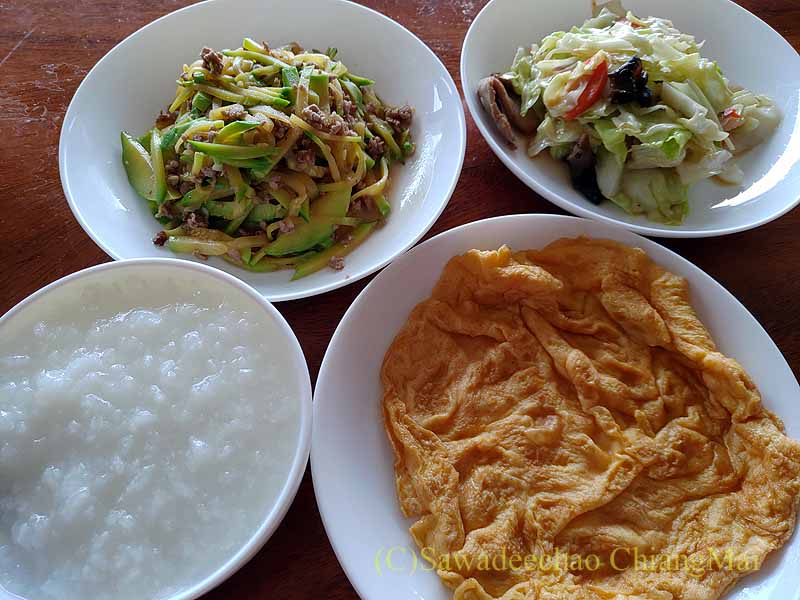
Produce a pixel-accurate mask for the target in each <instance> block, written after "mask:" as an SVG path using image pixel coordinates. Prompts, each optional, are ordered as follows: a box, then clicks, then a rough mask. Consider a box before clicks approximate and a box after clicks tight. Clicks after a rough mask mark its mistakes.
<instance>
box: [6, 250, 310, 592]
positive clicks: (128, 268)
mask: <svg viewBox="0 0 800 600" xmlns="http://www.w3.org/2000/svg"><path fill="white" fill-rule="evenodd" d="M121 281H126V282H128V284H129V285H130V284H131V282H132V281H133V282H135V283H133V285H136V286H142V285H148V286H150V287H147V289H151V287H152V290H153V293H152V297H150V302H151V303H152V305H151V306H152V307H157V306H160V305H164V304H168V303H174V302H192V298H193V296H194V295H196V294H204V295H206V296H207V297H208V298H211V299H213V300H214V301H220V299H221V298H230V299H233V298H234V297H236V296H238V297H240V298H241V301H242V305H243V306H247V307H248V308H247V310H249V311H250V310H251V311H253V312H259V311H260V312H263V313H264V314H265V316H266V320H267V322H266V324H265V325H264V327H265V329H266V331H265V334H271V335H273V336H274V337H275V340H276V343H278V344H279V345H280V347H281V348H283V349H284V350H285V352H286V356H287V359H288V364H289V365H290V367H291V368H290V369H289V372H287V373H285V374H284V376H285V377H287V378H288V379H289V381H291V382H292V388H293V390H294V393H295V394H296V398H297V402H298V403H299V405H300V409H299V410H298V416H297V420H298V425H297V438H296V441H295V446H294V450H293V456H292V459H291V463H290V464H287V465H286V474H285V480H284V483H283V485H282V487H281V488H280V492H279V493H278V494H277V495H276V497H275V499H274V501H273V502H272V505H271V506H264V507H262V508H263V518H262V520H261V522H260V523H259V524H258V526H257V527H256V528H255V529H254V530H253V533H252V535H251V536H250V539H248V540H247V541H246V542H245V543H244V544H243V545H242V547H241V548H239V550H238V551H236V552H235V553H234V554H233V555H232V556H230V557H228V559H227V560H226V561H225V562H224V563H222V564H220V565H218V566H217V568H216V569H215V570H214V571H212V572H211V573H208V574H207V575H206V577H204V578H203V579H201V580H200V581H197V582H195V583H194V584H193V585H192V586H191V587H187V588H185V589H183V590H182V591H179V592H177V593H175V594H174V595H172V596H169V597H168V598H167V597H165V598H164V600H192V599H194V598H198V597H200V596H202V595H203V594H205V593H206V592H208V591H210V590H211V589H213V588H215V587H216V586H218V585H219V584H220V583H222V582H223V581H225V580H226V579H227V578H228V577H230V576H231V575H233V574H234V573H235V572H236V571H238V570H239V569H240V568H241V567H242V566H244V565H245V564H246V563H247V562H248V561H249V560H250V559H251V558H252V557H253V556H255V554H256V553H257V552H258V551H259V550H260V549H261V547H262V546H263V545H264V544H265V543H266V542H267V540H269V538H270V537H271V536H272V534H273V533H274V532H275V530H276V529H277V528H278V525H280V523H281V521H282V520H283V517H284V516H285V515H286V513H287V511H288V510H289V507H290V506H291V504H292V502H293V501H294V497H295V495H296V494H297V490H298V488H299V487H300V482H301V481H302V479H303V474H304V473H305V470H306V465H307V463H308V455H309V452H310V450H311V410H312V409H311V378H310V376H309V373H308V365H307V364H306V359H305V356H304V355H303V349H302V348H301V347H300V343H299V342H298V341H297V338H296V337H295V335H294V332H293V331H292V328H291V327H290V326H289V324H288V323H287V322H286V319H284V318H283V316H282V315H281V313H280V312H278V309H276V308H275V307H274V306H273V305H272V304H270V303H269V302H268V301H267V300H265V299H264V297H263V296H262V295H261V294H259V293H258V292H257V291H256V290H254V289H253V288H252V287H251V286H249V285H247V284H245V283H243V282H242V281H240V280H239V279H236V278H235V277H232V276H231V275H228V274H227V273H223V272H222V271H220V270H219V269H213V268H211V267H209V266H207V265H203V264H195V263H191V262H188V261H184V260H177V259H174V258H147V259H138V260H124V261H120V262H111V263H104V264H101V265H97V266H94V267H89V268H88V269H83V270H82V271H78V272H76V273H72V274H71V275H67V276H66V277H62V278H61V279H59V280H57V281H54V282H53V283H51V284H49V285H47V286H45V287H43V288H42V289H40V290H38V291H37V292H34V293H33V294H31V295H30V296H28V297H27V298H26V299H24V300H23V301H22V302H20V303H19V304H17V305H16V306H14V307H13V308H12V309H11V310H9V311H8V312H7V313H6V314H4V315H2V316H0V339H2V337H3V336H12V334H13V332H19V331H24V330H26V329H29V328H30V327H32V326H33V324H34V323H37V322H39V321H47V320H48V319H58V318H60V317H61V316H62V313H63V311H64V310H65V307H67V308H66V309H67V310H68V309H69V307H74V306H75V305H76V303H78V302H80V301H81V299H82V298H85V296H86V295H87V294H88V295H91V296H92V297H95V296H97V294H98V293H102V292H103V290H110V291H111V292H112V293H111V296H112V297H114V298H118V297H119V295H118V294H116V293H114V292H115V290H117V289H119V288H118V286H119V285H120V282H121ZM143 282H145V283H143ZM125 308H128V307H127V306H126V307H125ZM228 400H229V398H220V401H221V402H226V401H228ZM264 444H265V448H266V447H268V446H269V440H267V439H265V440H264ZM254 450H255V449H254ZM253 475H254V476H257V475H258V474H256V473H254V474H253ZM199 551H202V549H199ZM0 600H24V599H23V598H20V597H19V596H16V595H14V594H10V593H9V592H7V591H6V590H4V588H3V586H2V585H0Z"/></svg>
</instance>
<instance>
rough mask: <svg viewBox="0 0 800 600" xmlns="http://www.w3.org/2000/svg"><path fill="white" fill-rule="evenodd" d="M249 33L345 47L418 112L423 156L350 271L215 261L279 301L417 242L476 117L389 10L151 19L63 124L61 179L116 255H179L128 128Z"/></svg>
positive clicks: (217, 11) (251, 4)
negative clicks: (205, 61) (130, 170)
mask: <svg viewBox="0 0 800 600" xmlns="http://www.w3.org/2000/svg"><path fill="white" fill-rule="evenodd" d="M246 36H251V37H255V38H256V39H265V40H268V41H269V42H271V43H272V44H273V45H280V44H285V43H288V42H291V41H297V42H299V43H300V44H302V45H304V46H305V47H307V48H327V47H336V48H338V49H339V57H340V58H341V59H342V60H343V61H344V63H345V64H346V65H347V66H348V67H349V68H351V69H352V71H353V72H354V73H358V74H359V75H363V76H365V77H371V78H373V79H375V80H376V84H375V89H376V91H377V92H378V94H379V95H380V96H381V97H382V98H383V99H384V100H386V101H387V102H389V103H392V104H403V103H406V102H407V103H409V104H410V105H412V106H413V107H414V108H415V109H416V114H415V117H414V123H413V126H412V134H413V136H414V141H415V142H416V144H417V152H416V154H415V155H414V156H413V157H412V158H411V159H409V160H408V161H407V162H406V164H405V165H404V166H402V167H399V168H397V169H393V170H392V186H391V190H390V194H389V198H388V199H389V202H390V203H391V205H392V214H391V215H390V217H389V218H388V220H387V222H386V225H385V226H384V227H382V228H380V229H379V230H378V231H376V232H375V233H374V234H373V235H372V236H370V238H369V239H368V240H367V241H366V242H365V243H364V244H363V245H362V246H360V247H359V248H358V249H357V250H356V251H354V252H353V253H352V254H351V255H349V256H348V257H347V260H346V261H345V268H344V270H342V271H333V270H331V269H324V270H323V271H320V272H318V273H315V274H314V275H311V276H309V277H305V278H303V279H300V280H298V281H290V280H289V279H290V277H291V274H292V271H291V270H288V271H282V272H277V273H250V272H247V271H244V270H242V269H238V268H236V267H234V266H231V265H229V264H228V263H226V262H224V261H223V260H221V259H219V258H215V259H210V260H209V263H210V264H213V265H214V266H216V267H219V268H220V269H223V270H225V271H227V272H229V273H231V274H233V275H235V276H236V277H239V278H240V279H243V280H244V281H246V282H247V283H249V284H250V285H252V286H253V287H255V288H256V289H257V290H258V291H259V292H261V293H262V294H263V295H264V296H266V297H267V299H269V300H271V301H274V302H277V301H282V300H292V299H295V298H303V297H307V296H312V295H315V294H320V293H322V292H326V291H329V290H332V289H335V288H338V287H341V286H343V285H347V284H348V283H352V282H353V281H356V280H357V279H360V278H361V277H365V276H366V275H369V274H370V273H373V272H374V271H377V270H378V269H380V268H381V267H383V266H385V265H386V264H387V263H389V261H391V260H392V259H393V258H394V257H395V256H397V255H399V254H401V253H402V252H404V251H405V250H407V249H408V248H410V247H411V246H412V245H413V244H414V243H416V242H417V240H419V239H420V238H421V237H422V236H423V235H424V234H425V232H427V231H428V229H430V227H431V226H432V225H433V223H434V222H435V221H436V219H437V218H438V216H439V215H440V214H441V212H442V211H443V210H444V207H445V206H446V205H447V202H448V200H449V199H450V195H451V194H452V192H453V189H454V188H455V185H456V182H457V180H458V176H459V174H460V172H461V165H462V163H463V161H464V150H465V147H466V137H467V134H466V125H465V117H464V109H463V108H462V105H461V97H460V95H459V92H458V88H457V87H456V85H455V83H454V82H453V79H452V77H450V74H449V73H448V72H447V69H445V67H444V65H442V63H441V61H439V59H438V58H437V57H436V55H435V54H434V53H433V52H432V51H431V50H430V49H429V48H428V47H427V46H426V45H425V44H424V43H423V42H422V41H420V40H419V38H417V37H416V36H415V35H414V34H412V33H411V32H410V31H408V30H407V29H405V28H403V27H402V26H400V25H399V24H397V23H395V22H394V21H392V20H391V19H389V18H388V17H385V16H383V15H381V14H380V13H377V12H375V11H373V10H370V9H368V8H364V7H362V6H359V5H357V4H354V3H352V2H347V1H345V0H307V1H306V2H303V3H301V4H298V3H297V2H295V1H294V0H269V1H265V0H209V1H208V2H201V3H199V4H194V5H192V6H188V7H186V8H184V9H181V10H178V11H176V12H174V13H171V14H169V15H166V16H165V17H162V18H160V19H158V20H157V21H154V22H153V23H150V24H149V25H147V26H146V27H143V28H142V29H140V30H139V31H137V32H136V33H134V34H133V35H131V36H130V37H128V38H127V39H125V40H124V41H122V42H121V43H120V44H119V45H117V46H116V47H115V48H114V49H112V50H111V51H110V52H109V53H108V54H107V55H106V56H105V57H103V59H102V60H100V62H98V63H97V65H95V67H94V68H93V69H92V70H91V71H90V72H89V74H88V75H87V76H86V79H85V80H84V81H83V83H82V84H81V85H80V87H79V88H78V91H77V92H76V93H75V97H74V98H73V99H72V102H71V103H70V106H69V109H68V110H67V114H66V117H65V118H64V125H63V127H62V130H61V142H60V147H59V166H60V171H61V183H62V185H63V188H64V194H65V195H66V197H67V200H68V202H69V205H70V208H71V209H72V211H73V213H74V214H75V218H76V219H77V220H78V222H79V223H80V224H81V226H82V227H83V228H84V230H86V233H88V234H89V236H91V238H92V239H93V240H94V241H95V242H96V243H97V244H98V245H99V246H100V247H101V248H102V249H103V250H105V251H106V252H107V253H108V254H109V255H110V256H112V257H113V258H115V259H124V258H140V257H156V256H176V255H173V254H172V253H171V252H170V251H169V250H168V249H165V248H158V247H156V246H154V245H153V243H152V238H153V236H154V235H155V233H156V232H157V231H158V230H159V229H160V226H159V224H158V222H157V221H156V220H155V219H154V218H153V216H152V215H151V214H150V212H149V211H148V209H147V204H146V202H144V201H143V200H142V199H141V198H139V197H138V196H137V195H136V193H135V192H134V191H133V189H132V188H131V186H130V184H129V183H128V180H127V177H126V175H125V170H124V168H123V166H122V159H121V154H120V153H121V150H120V142H119V134H120V131H121V130H123V129H124V130H126V131H128V132H131V133H133V134H135V135H138V134H141V133H144V132H145V131H146V130H147V129H149V128H150V127H152V124H153V121H154V120H155V117H156V115H158V112H159V110H162V109H164V108H166V106H167V104H169V102H171V100H172V97H173V95H174V93H175V79H176V78H177V76H178V74H179V73H180V69H181V66H182V65H183V64H184V63H189V62H191V61H192V60H194V58H195V57H197V56H198V53H199V52H200V49H201V48H202V47H203V46H211V47H213V48H216V49H222V48H238V47H239V46H241V44H242V39H243V38H244V37H246ZM179 257H180V258H184V259H187V260H196V259H194V258H193V257H192V256H191V255H180V256H179Z"/></svg>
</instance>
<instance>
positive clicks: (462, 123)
mask: <svg viewBox="0 0 800 600" xmlns="http://www.w3.org/2000/svg"><path fill="white" fill-rule="evenodd" d="M230 1H232V0H203V1H202V2H197V3H196V4H190V5H188V6H184V7H183V8H179V9H177V10H174V11H171V12H169V13H167V14H165V15H162V16H160V17H158V18H157V19H155V20H153V21H151V22H149V23H147V24H146V25H143V26H142V27H140V28H139V29H137V30H136V31H134V32H133V33H131V34H129V35H127V36H126V37H125V38H123V39H122V40H121V41H119V42H118V43H117V44H115V45H114V46H113V47H112V48H111V49H110V50H109V51H108V52H106V53H105V54H104V55H103V56H102V57H101V58H100V60H98V61H97V62H96V63H95V64H94V66H93V67H92V68H91V69H90V70H89V72H88V73H87V74H86V75H85V77H84V78H83V80H82V81H81V83H80V84H79V85H78V87H77V88H76V90H75V93H74V94H73V96H72V98H71V99H70V102H69V106H68V107H67V110H66V112H65V113H64V118H63V119H62V121H61V132H60V134H59V138H58V172H59V178H60V180H61V189H62V191H63V193H64V196H65V197H66V199H67V204H68V205H69V208H70V211H71V212H72V215H73V217H74V218H75V220H76V221H78V224H79V225H80V226H81V228H82V229H83V231H84V232H85V233H86V234H87V235H88V236H89V237H90V238H91V239H92V241H93V242H94V243H95V244H96V245H97V246H98V247H99V248H100V249H101V250H103V252H105V253H106V254H107V255H108V256H110V257H111V258H113V259H114V260H115V261H118V260H132V259H134V258H137V257H130V258H126V257H123V256H121V255H120V254H119V253H117V252H115V251H114V250H113V249H112V248H111V247H110V246H109V245H108V244H107V243H105V242H103V241H102V240H101V239H100V238H99V237H98V236H97V234H96V233H95V232H94V230H93V229H92V228H91V227H90V226H89V224H88V222H87V220H86V219H85V218H84V215H83V212H82V211H81V209H80V206H79V203H78V202H77V201H76V198H75V197H73V194H72V191H71V187H70V182H69V174H68V172H67V169H66V162H67V161H66V143H65V141H66V138H67V136H68V135H69V128H68V124H69V123H71V122H72V121H73V120H74V119H75V118H76V116H77V115H76V114H75V113H76V111H77V109H76V108H75V100H76V98H79V97H80V96H81V94H83V93H86V89H87V82H90V81H91V80H92V78H93V76H94V75H95V73H96V71H97V70H98V68H99V67H100V66H101V64H103V62H104V61H106V60H110V57H112V56H116V55H117V54H118V53H121V52H123V51H124V49H123V46H124V45H125V44H126V43H127V42H128V40H130V39H131V38H133V37H134V36H137V35H139V34H140V33H142V32H143V31H145V30H147V29H150V28H152V27H155V26H157V25H158V24H159V22H160V21H163V20H165V19H168V18H172V17H173V15H176V14H178V13H184V12H190V11H193V10H202V7H203V6H204V5H207V4H212V3H225V2H230ZM329 2H331V5H332V6H334V5H335V4H345V5H349V6H351V7H354V8H356V9H358V10H361V11H364V12H366V13H368V14H370V15H372V17H373V18H375V19H379V20H382V21H384V22H386V23H387V24H388V25H389V26H392V27H397V28H399V29H400V30H401V31H402V32H404V33H405V34H407V35H409V36H410V37H411V38H412V39H413V40H414V41H415V42H416V43H417V44H418V45H419V46H420V47H421V48H423V49H424V51H425V52H426V53H427V54H428V55H429V56H430V58H432V59H433V61H434V64H435V65H438V67H439V68H440V70H441V74H440V75H441V78H442V79H443V80H444V83H445V84H446V86H447V87H448V88H450V89H451V91H452V92H453V93H454V94H453V95H454V97H456V98H458V102H457V103H455V104H456V107H455V109H454V110H455V112H456V117H457V120H458V127H457V131H454V133H457V136H458V140H457V144H454V146H457V149H456V152H457V155H458V157H459V158H458V164H457V165H456V168H455V169H454V170H453V172H452V174H451V176H450V181H449V182H448V183H447V185H446V186H445V193H443V194H442V201H441V202H440V205H439V206H438V207H437V208H436V210H435V211H433V212H432V213H431V215H430V216H429V218H428V219H427V221H426V222H425V225H424V227H422V228H421V229H420V231H419V232H418V233H416V234H414V235H413V236H411V238H409V240H408V241H407V242H406V243H405V244H403V245H402V246H401V247H400V248H399V249H398V250H396V251H395V252H393V253H391V256H390V257H389V258H388V259H386V260H383V261H381V262H380V263H376V264H375V265H373V266H368V267H366V268H364V269H361V270H360V271H357V272H355V273H352V274H349V277H347V278H342V279H340V280H337V281H333V282H330V283H328V284H324V285H317V286H314V287H312V288H309V289H306V290H298V291H295V292H284V293H279V294H269V295H266V294H264V297H265V298H267V299H268V300H269V301H270V302H285V301H288V300H298V299H300V298H309V297H312V296H317V295H319V294H324V293H326V292H330V291H333V290H336V289H339V288H342V287H345V286H347V285H350V284H351V283H355V282H356V281H359V280H360V279H363V278H364V277H367V276H369V275H372V274H373V273H375V272H377V271H379V270H381V269H383V268H384V267H385V266H386V265H388V264H390V263H391V262H392V261H393V260H395V259H397V257H399V256H402V255H403V254H404V253H405V252H407V251H408V250H409V248H411V247H413V246H414V245H415V244H416V243H417V242H419V240H421V239H422V238H423V237H424V236H425V235H426V234H427V233H428V232H429V231H430V230H431V228H432V227H433V226H434V224H435V223H436V221H437V220H438V219H439V217H440V216H441V214H442V213H443V212H444V210H445V208H447V205H448V204H449V203H450V199H451V198H452V196H453V192H454V191H455V189H456V186H457V185H458V182H459V180H460V179H461V172H462V170H463V167H464V159H465V157H466V151H467V119H466V113H465V112H464V105H463V101H462V97H461V90H460V89H459V87H458V86H457V85H456V83H455V80H454V79H453V76H452V75H451V74H450V71H449V70H448V69H447V67H446V66H445V65H444V63H443V62H442V60H441V59H440V58H439V56H438V55H437V54H436V53H435V52H434V51H433V50H432V49H431V48H430V47H429V46H428V45H427V44H426V43H425V42H424V41H423V40H422V39H420V37H419V36H417V34H415V33H414V32H413V31H411V30H410V29H408V28H407V27H406V26H404V25H402V24H401V23H399V22H397V21H395V20H394V19H392V18H391V17H389V16H387V15H385V14H383V13H381V12H379V11H377V10H375V9H372V8H369V7H367V6H363V5H361V4H358V3H357V2H353V1H352V0H329ZM153 258H155V257H153ZM186 262H192V261H189V260H186Z"/></svg>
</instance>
